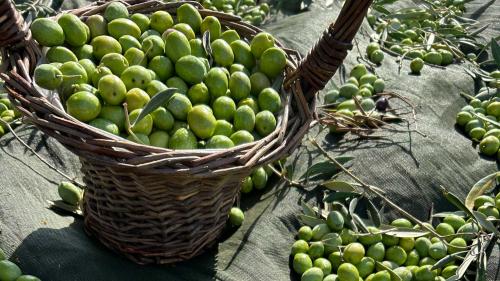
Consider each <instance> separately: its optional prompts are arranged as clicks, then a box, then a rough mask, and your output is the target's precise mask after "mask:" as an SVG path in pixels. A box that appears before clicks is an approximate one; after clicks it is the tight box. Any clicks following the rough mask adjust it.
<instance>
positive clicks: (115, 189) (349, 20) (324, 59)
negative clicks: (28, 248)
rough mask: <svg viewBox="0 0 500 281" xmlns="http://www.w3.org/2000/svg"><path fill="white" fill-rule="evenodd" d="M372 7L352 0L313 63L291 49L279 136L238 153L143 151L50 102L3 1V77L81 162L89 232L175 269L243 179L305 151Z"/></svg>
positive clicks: (135, 7)
mask: <svg viewBox="0 0 500 281" xmlns="http://www.w3.org/2000/svg"><path fill="white" fill-rule="evenodd" d="M123 3H125V4H126V5H127V6H128V8H129V11H130V12H131V13H134V12H141V13H151V12H153V11H157V10H166V11H168V12H170V13H171V14H172V15H175V13H176V8H177V7H178V6H179V5H180V4H183V3H168V4H165V3H163V2H159V1H148V2H141V1H125V2H123ZM189 3H191V4H193V5H194V6H195V7H197V8H198V9H199V11H200V13H201V14H202V16H207V15H213V16H215V17H217V18H219V20H220V22H221V24H222V25H223V26H225V27H228V28H232V29H235V30H237V31H238V32H239V33H240V35H242V36H243V37H245V38H247V39H251V38H252V37H253V36H254V35H255V34H257V33H258V32H260V31H261V30H260V29H258V28H256V27H254V26H251V25H247V24H244V23H242V22H241V19H240V18H238V17H234V16H231V15H227V14H224V13H219V12H214V11H209V10H204V9H203V7H202V6H201V5H200V4H199V3H197V2H189ZM370 4H371V1H367V0H347V1H346V2H345V5H344V7H343V9H342V11H341V13H340V16H339V18H338V20H337V21H336V23H335V24H332V25H331V26H330V27H329V29H328V30H327V31H326V32H325V33H324V35H323V37H322V39H321V40H320V41H319V43H318V44H317V45H316V46H315V48H313V50H312V51H311V52H310V54H309V55H308V56H307V58H306V59H305V60H301V59H300V56H299V54H298V53H296V52H294V51H292V50H288V49H286V48H284V50H285V51H286V53H287V55H288V65H287V68H286V70H285V83H284V87H283V88H284V89H286V90H283V91H282V96H283V97H284V110H283V111H282V114H281V116H279V118H278V126H277V128H276V130H275V131H274V132H273V133H271V134H270V135H269V136H267V137H265V138H263V139H261V140H259V141H256V142H254V143H251V144H245V145H240V146H238V147H235V148H232V149H226V150H191V151H172V150H167V149H160V148H154V147H150V146H144V145H140V144H136V143H132V142H129V141H126V140H124V139H122V138H120V137H114V136H110V135H109V134H105V133H103V132H102V131H100V130H98V129H95V128H93V127H91V126H89V125H86V124H84V123H82V122H79V121H78V120H76V119H75V118H73V117H71V116H69V115H68V114H67V113H65V112H64V111H63V110H61V109H60V108H59V107H57V106H55V105H53V104H51V103H50V102H49V101H48V100H47V98H46V97H45V96H44V95H43V94H42V93H40V92H39V91H38V90H37V89H36V88H35V87H34V85H33V84H32V78H31V77H32V74H33V70H34V68H35V67H36V65H37V63H38V61H39V59H40V56H41V51H40V47H39V46H38V45H37V43H36V42H35V41H34V40H33V39H32V38H31V33H30V31H29V26H28V24H26V23H25V22H24V21H23V19H22V17H21V16H20V15H19V13H18V12H17V11H16V10H15V8H14V7H13V6H12V4H11V2H10V0H0V51H1V55H2V57H3V65H2V66H1V68H0V77H1V78H2V79H3V80H5V88H6V90H7V92H8V94H9V97H10V98H11V100H12V101H13V102H14V103H15V105H16V106H17V108H18V109H19V110H20V111H21V112H22V113H23V115H24V117H25V118H26V120H27V121H29V122H31V123H33V124H35V125H36V126H37V127H38V128H40V130H42V131H43V132H44V133H45V134H47V135H49V136H52V137H54V138H55V139H57V140H58V141H59V142H60V143H62V144H63V145H64V146H65V147H66V148H68V149H69V150H71V151H72V152H73V153H75V154H76V155H78V156H79V158H80V160H81V163H82V171H83V174H84V182H85V184H86V186H87V187H86V192H85V196H84V218H85V219H84V220H85V229H86V231H87V232H88V233H89V234H90V235H93V236H95V237H96V238H97V239H98V240H99V241H101V242H102V243H103V244H104V245H106V246H107V247H109V248H110V249H113V250H114V251H117V252H119V253H121V254H123V255H125V256H126V257H127V258H129V259H131V260H133V261H135V262H137V263H140V264H150V263H158V264H166V263H174V262H179V261H182V260H187V259H190V258H192V257H194V256H196V255H199V254H200V253H201V252H202V251H203V250H204V249H206V248H207V247H208V246H210V245H212V244H213V243H215V242H216V240H217V237H218V236H219V234H220V233H221V231H222V229H223V227H224V225H225V223H226V220H227V215H228V213H229V210H230V208H231V207H232V205H233V204H234V202H235V198H236V197H237V194H238V192H239V187H240V183H241V181H242V179H243V178H244V177H246V176H248V175H249V174H250V173H251V171H252V170H253V169H254V168H255V167H257V166H261V165H264V164H267V163H271V162H273V161H276V160H278V159H281V158H282V157H283V156H285V155H288V154H289V153H291V152H292V151H293V150H294V149H295V148H296V147H297V146H298V145H299V144H300V141H301V139H302V137H303V136H304V134H305V133H306V132H307V130H308V128H309V125H310V122H311V121H312V120H313V114H312V112H313V108H314V96H315V93H317V92H318V91H319V90H321V89H322V88H323V87H324V85H325V84H326V83H327V82H328V80H329V79H331V77H332V76H333V75H334V73H335V71H336V70H337V68H338V66H339V65H341V64H342V61H343V60H344V58H345V57H346V55H347V50H348V49H349V48H350V47H351V44H350V42H351V41H352V39H353V37H354V35H355V34H356V32H357V30H358V28H359V26H360V25H361V22H362V21H363V18H364V16H365V15H366V12H367V10H368V7H369V5H370ZM106 5H107V4H106V3H95V4H93V5H91V6H88V7H84V8H80V9H76V10H72V11H69V12H70V13H74V14H76V15H78V16H80V17H82V18H85V17H87V16H89V15H92V14H98V13H103V11H104V9H105V7H106ZM278 44H279V43H278ZM280 46H281V44H280ZM281 47H283V46H281ZM308 102H309V103H310V104H309V103H308Z"/></svg>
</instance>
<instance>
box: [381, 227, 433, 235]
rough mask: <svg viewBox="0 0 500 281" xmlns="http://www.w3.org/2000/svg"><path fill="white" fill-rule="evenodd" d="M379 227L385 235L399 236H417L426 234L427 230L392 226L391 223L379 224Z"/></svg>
mask: <svg viewBox="0 0 500 281" xmlns="http://www.w3.org/2000/svg"><path fill="white" fill-rule="evenodd" d="M379 229H380V230H381V231H383V232H384V233H385V234H387V235H391V236H395V237H399V238H418V237H422V236H425V235H428V234H429V232H427V231H424V230H418V229H413V228H406V227H394V226H392V225H384V224H382V225H380V227H379Z"/></svg>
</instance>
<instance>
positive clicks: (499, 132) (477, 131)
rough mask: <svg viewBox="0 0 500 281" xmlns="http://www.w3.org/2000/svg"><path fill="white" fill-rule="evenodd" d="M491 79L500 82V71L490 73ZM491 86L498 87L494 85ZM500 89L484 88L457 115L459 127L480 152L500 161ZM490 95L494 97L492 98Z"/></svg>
mask: <svg viewBox="0 0 500 281" xmlns="http://www.w3.org/2000/svg"><path fill="white" fill-rule="evenodd" d="M490 76H491V78H494V79H496V80H495V81H500V71H498V70H496V71H493V72H491V73H490ZM491 86H498V85H495V83H492V84H491ZM499 89H500V87H497V89H495V88H483V89H481V90H480V91H479V93H478V95H477V96H476V98H474V99H472V100H471V101H470V102H469V105H467V106H465V107H463V108H462V110H461V111H460V112H459V113H458V114H457V120H456V122H457V125H458V126H460V127H461V128H463V130H464V131H465V133H466V134H467V135H468V136H469V137H470V138H471V139H472V140H473V141H475V142H479V151H480V152H481V153H482V154H484V155H486V156H497V157H498V158H499V159H500V151H499V149H500V140H499V138H500V126H499V124H498V122H499V121H500V90H499ZM490 93H492V95H493V97H491V98H490V96H492V95H490ZM482 97H485V98H482Z"/></svg>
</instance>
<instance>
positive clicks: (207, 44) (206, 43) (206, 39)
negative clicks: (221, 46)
mask: <svg viewBox="0 0 500 281" xmlns="http://www.w3.org/2000/svg"><path fill="white" fill-rule="evenodd" d="M201 43H202V45H203V49H204V50H205V52H206V53H207V55H208V56H209V57H210V58H212V43H211V41H210V31H205V33H203V38H202V41H201Z"/></svg>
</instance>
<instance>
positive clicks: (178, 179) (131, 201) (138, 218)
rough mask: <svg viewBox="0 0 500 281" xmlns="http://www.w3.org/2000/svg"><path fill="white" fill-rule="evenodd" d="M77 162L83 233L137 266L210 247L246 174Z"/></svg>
mask: <svg viewBox="0 0 500 281" xmlns="http://www.w3.org/2000/svg"><path fill="white" fill-rule="evenodd" d="M80 160H81V162H82V172H83V174H84V182H85V184H86V186H87V188H86V191H85V195H84V203H83V213H84V223H85V230H86V232H87V233H88V234H89V235H91V236H93V237H95V238H97V240H99V241H100V242H101V243H102V244H104V245H105V246H106V247H108V248H110V249H112V250H113V251H115V252H118V253H120V254H122V255H124V256H125V257H127V258H128V259H130V260H132V261H134V262H136V263H138V264H169V263H175V262H180V261H184V260H188V259H191V258H193V257H195V256H197V255H199V254H201V253H203V251H204V250H205V249H207V248H208V247H210V246H212V245H214V243H216V240H217V238H218V237H219V236H220V234H221V232H222V230H223V229H224V226H225V225H226V221H227V217H228V214H229V211H230V209H231V207H232V206H233V204H234V202H235V199H236V197H237V195H238V192H239V188H240V185H241V181H242V180H243V178H245V177H246V176H248V175H249V173H250V172H245V174H243V173H241V174H231V175H226V176H219V175H218V176H216V177H215V176H214V177H213V178H208V179H207V178H205V179H202V180H201V179H196V178H195V177H193V176H190V175H184V176H182V175H172V174H169V175H162V174H160V175H158V174H154V175H151V174H140V170H118V169H111V168H110V167H106V166H104V165H100V164H98V163H97V164H96V163H91V162H89V161H88V159H82V158H81V159H80Z"/></svg>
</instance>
